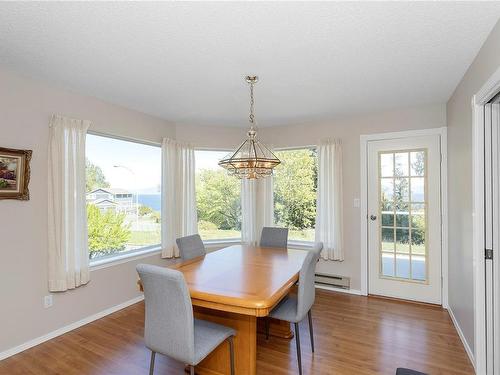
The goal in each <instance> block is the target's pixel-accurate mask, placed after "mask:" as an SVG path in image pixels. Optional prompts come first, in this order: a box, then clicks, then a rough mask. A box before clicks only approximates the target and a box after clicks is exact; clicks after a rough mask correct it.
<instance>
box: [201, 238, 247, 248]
mask: <svg viewBox="0 0 500 375" xmlns="http://www.w3.org/2000/svg"><path fill="white" fill-rule="evenodd" d="M203 244H204V245H205V248H207V249H213V248H221V247H227V246H231V245H240V244H241V238H228V239H225V240H207V241H203Z"/></svg>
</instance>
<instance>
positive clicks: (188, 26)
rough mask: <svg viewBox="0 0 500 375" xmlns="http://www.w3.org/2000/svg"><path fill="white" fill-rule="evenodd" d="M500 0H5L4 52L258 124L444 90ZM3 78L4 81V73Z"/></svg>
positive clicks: (12, 61)
mask: <svg viewBox="0 0 500 375" xmlns="http://www.w3.org/2000/svg"><path fill="white" fill-rule="evenodd" d="M499 16H500V4H499V3H480V4H479V3H457V2H432V3H424V2H414V3H408V2H391V3H379V2H369V3H356V2H348V3H334V2H330V3H327V2H321V3H311V2H309V3H284V2H274V3H264V2H241V3H234V2H233V3H231V2H222V3H208V2H203V3H191V2H183V3H165V2H163V3H149V2H148V3H144V2H106V3H104V2H92V3H89V2H81V3H75V2H67V3H62V2H51V3H49V2H39V3H32V2H28V3H20V2H19V3H15V2H2V3H1V4H0V64H3V65H7V66H9V67H10V68H13V69H15V70H18V71H20V72H22V73H25V74H28V75H31V76H34V77H39V78H42V79H47V80H50V81H53V82H56V83H57V84H60V85H62V86H64V87H68V88H70V89H73V90H74V91H77V92H80V93H83V94H87V95H92V96H96V97H99V98H102V99H105V100H108V101H111V102H114V103H117V104H121V105H123V106H126V107H130V108H133V109H137V110H140V111H143V112H146V113H150V114H153V115H157V116H160V117H162V118H165V119H167V120H170V121H174V122H177V123H191V124H212V125H230V126H246V125H247V122H246V116H247V111H248V88H247V86H246V83H244V81H243V77H244V75H246V74H248V73H255V74H258V75H259V76H260V78H261V81H260V83H259V84H258V85H257V87H256V112H257V113H256V115H257V120H258V123H259V126H270V125H276V124H289V123H297V122H304V121H315V120H325V119H328V118H331V117H333V116H338V115H348V114H353V113H362V112H368V111H375V110H384V109H390V108H396V107H405V106H417V105H422V104H427V103H435V102H445V101H447V99H448V98H449V97H450V95H451V93H452V91H453V90H454V88H455V86H456V85H457V83H458V82H459V81H460V79H461V78H462V76H463V74H464V73H465V71H466V69H467V68H468V66H469V65H470V63H471V62H472V60H473V59H474V57H475V55H476V54H477V52H478V50H479V48H480V47H481V45H482V43H483V42H484V40H485V39H486V37H487V35H488V33H489V32H490V31H491V29H492V27H493V26H494V24H495V23H496V22H497V20H498V18H499ZM0 89H1V85H0Z"/></svg>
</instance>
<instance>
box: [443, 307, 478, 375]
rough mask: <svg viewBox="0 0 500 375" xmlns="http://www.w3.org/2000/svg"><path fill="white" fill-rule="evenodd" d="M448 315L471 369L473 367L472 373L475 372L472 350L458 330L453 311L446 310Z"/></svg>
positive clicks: (459, 329) (460, 330)
mask: <svg viewBox="0 0 500 375" xmlns="http://www.w3.org/2000/svg"><path fill="white" fill-rule="evenodd" d="M448 314H450V318H451V321H452V322H453V325H454V326H455V329H456V330H457V333H458V336H459V337H460V340H462V344H463V346H464V348H465V352H466V353H467V355H468V356H469V360H470V362H471V363H472V367H474V371H475V370H476V361H475V360H474V353H472V350H471V348H470V346H469V343H468V342H467V340H466V339H465V336H464V333H463V332H462V329H461V328H460V326H459V324H458V321H457V319H456V318H455V314H453V310H452V309H450V308H448Z"/></svg>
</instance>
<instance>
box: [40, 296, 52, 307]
mask: <svg viewBox="0 0 500 375" xmlns="http://www.w3.org/2000/svg"><path fill="white" fill-rule="evenodd" d="M53 304H54V300H53V299H52V294H49V295H48V296H45V297H43V307H45V308H46V309H48V308H49V307H51V306H52V305H53Z"/></svg>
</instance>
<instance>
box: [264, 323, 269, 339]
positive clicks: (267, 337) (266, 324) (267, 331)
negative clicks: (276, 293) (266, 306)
mask: <svg viewBox="0 0 500 375" xmlns="http://www.w3.org/2000/svg"><path fill="white" fill-rule="evenodd" d="M264 323H265V326H266V340H269V318H268V317H265V318H264Z"/></svg>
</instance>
